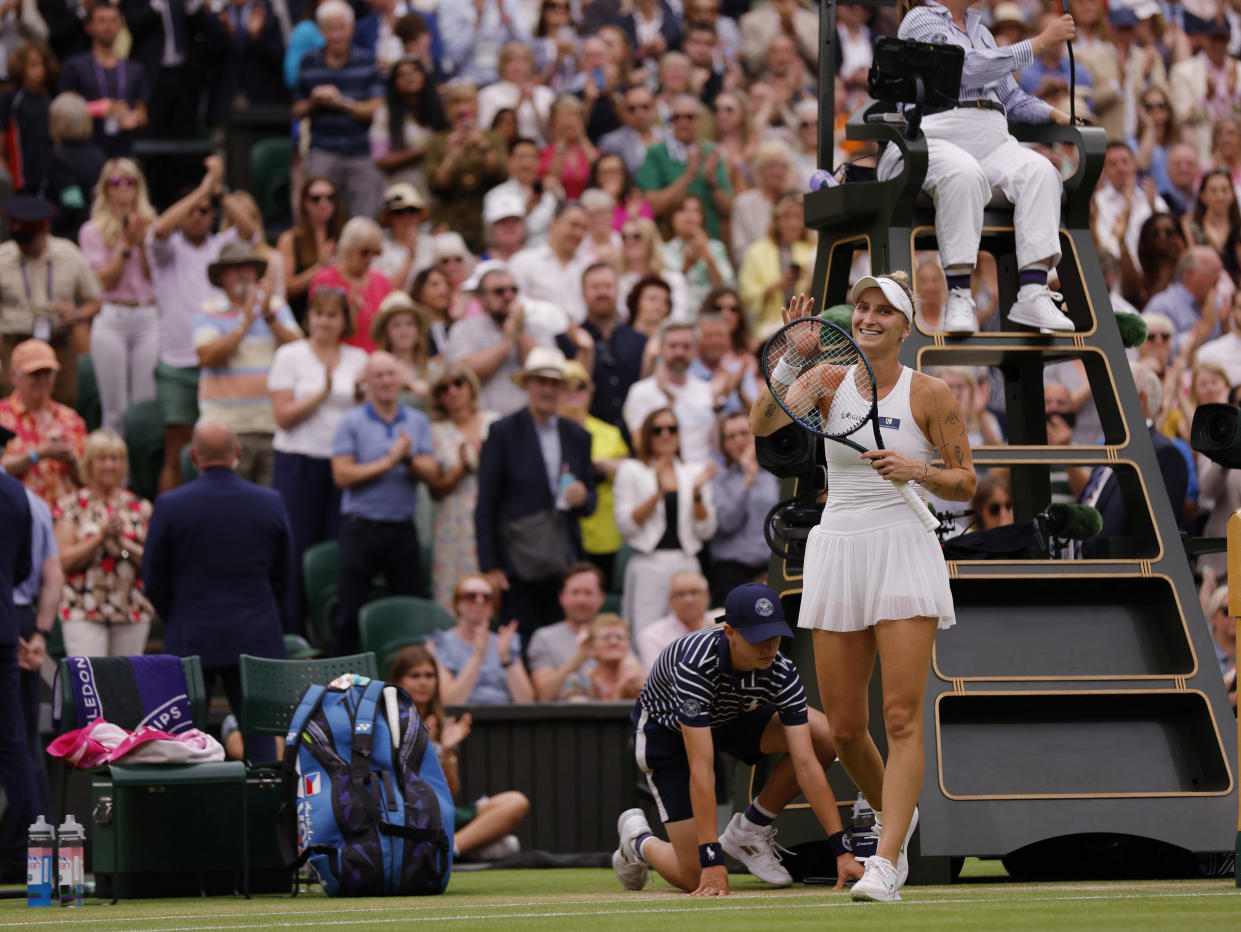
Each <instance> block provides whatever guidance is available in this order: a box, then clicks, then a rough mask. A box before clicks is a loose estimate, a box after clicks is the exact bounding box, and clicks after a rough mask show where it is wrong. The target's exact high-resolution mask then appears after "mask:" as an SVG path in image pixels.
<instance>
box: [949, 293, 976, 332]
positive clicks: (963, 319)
mask: <svg viewBox="0 0 1241 932" xmlns="http://www.w3.org/2000/svg"><path fill="white" fill-rule="evenodd" d="M975 310H976V305H975V304H974V296H973V295H972V294H970V290H969V289H968V288H953V289H951V290H950V291H949V292H948V301H947V302H946V303H945V305H944V333H947V334H949V335H950V336H954V337H967V336H969V335H970V334H971V333H973V332H974V331H975V330H977V329H978V316H977V314H976V313H975Z"/></svg>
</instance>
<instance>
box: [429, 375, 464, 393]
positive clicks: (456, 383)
mask: <svg viewBox="0 0 1241 932" xmlns="http://www.w3.org/2000/svg"><path fill="white" fill-rule="evenodd" d="M464 384H465V379H449V380H448V381H447V382H440V384H439V385H437V386H435V394H437V395H442V394H444V393H445V392H447V391H448V389H450V388H460V387H461V386H462V385H464Z"/></svg>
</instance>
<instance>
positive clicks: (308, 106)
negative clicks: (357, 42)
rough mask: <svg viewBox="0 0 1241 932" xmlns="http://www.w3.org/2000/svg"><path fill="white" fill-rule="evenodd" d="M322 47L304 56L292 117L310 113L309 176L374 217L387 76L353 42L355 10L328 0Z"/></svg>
mask: <svg viewBox="0 0 1241 932" xmlns="http://www.w3.org/2000/svg"><path fill="white" fill-rule="evenodd" d="M315 22H316V23H318V24H319V28H320V29H321V30H322V31H323V39H324V43H325V44H324V46H323V48H321V49H319V50H318V51H315V52H311V53H310V54H309V55H307V56H306V57H305V58H303V59H302V64H301V68H300V69H299V71H298V76H297V88H296V97H297V100H296V102H295V103H294V104H293V116H295V117H297V118H299V119H300V118H302V117H310V149H309V151H308V152H307V155H306V176H307V177H311V176H314V175H322V176H323V177H325V178H328V179H329V180H331V182H332V184H334V185H336V189H337V190H338V191H344V192H345V195H346V199H347V201H348V216H354V217H374V216H376V215H377V214H378V213H379V208H380V207H381V206H382V200H383V176H382V175H380V173H379V169H378V167H376V165H375V163H374V161H372V160H371V143H370V128H371V120H372V118H373V117H374V116H375V111H376V110H378V109H379V107H380V105H381V104H382V103H383V96H384V84H383V76H382V75H381V74H380V72H379V69H378V67H376V65H375V59H374V57H372V56H371V55H369V54H368V53H366V52H364V51H362V50H361V49H357V48H354V47H353V44H352V43H353V30H354V19H353V9H352V8H351V7H350V6H349V4H347V3H345V2H344V0H325V2H323V3H321V4H319V6H318V8H317V9H316V10H315Z"/></svg>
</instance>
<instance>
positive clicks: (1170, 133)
mask: <svg viewBox="0 0 1241 932" xmlns="http://www.w3.org/2000/svg"><path fill="white" fill-rule="evenodd" d="M1091 2H1096V0H1091ZM1079 25H1080V24H1079ZM1180 141H1181V124H1180V121H1179V120H1177V118H1176V114H1175V113H1173V112H1172V98H1171V97H1169V96H1168V92H1167V91H1166V90H1164V88H1162V87H1160V86H1159V85H1158V84H1156V85H1154V86H1152V87H1149V88H1147V89H1146V91H1145V93H1143V94H1142V100H1141V101H1140V102H1139V104H1138V137H1137V139H1130V140H1129V148H1131V149H1132V150H1133V151H1134V154H1135V157H1136V158H1137V162H1138V171H1140V172H1141V173H1142V174H1143V175H1148V174H1149V175H1151V176H1152V177H1153V178H1154V179H1155V187H1156V189H1157V190H1159V191H1166V190H1168V188H1169V187H1170V186H1171V184H1172V183H1171V182H1170V181H1169V180H1168V150H1169V149H1171V148H1172V147H1173V146H1174V145H1176V144H1177V143H1178V142H1180Z"/></svg>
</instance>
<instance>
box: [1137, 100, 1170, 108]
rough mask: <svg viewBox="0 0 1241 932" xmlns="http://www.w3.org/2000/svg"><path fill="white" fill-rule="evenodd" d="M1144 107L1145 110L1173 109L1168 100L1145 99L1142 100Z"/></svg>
mask: <svg viewBox="0 0 1241 932" xmlns="http://www.w3.org/2000/svg"><path fill="white" fill-rule="evenodd" d="M1142 109H1144V110H1171V109H1172V108H1171V107H1170V106H1169V105H1168V102H1167V101H1166V100H1144V101H1142Z"/></svg>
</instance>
